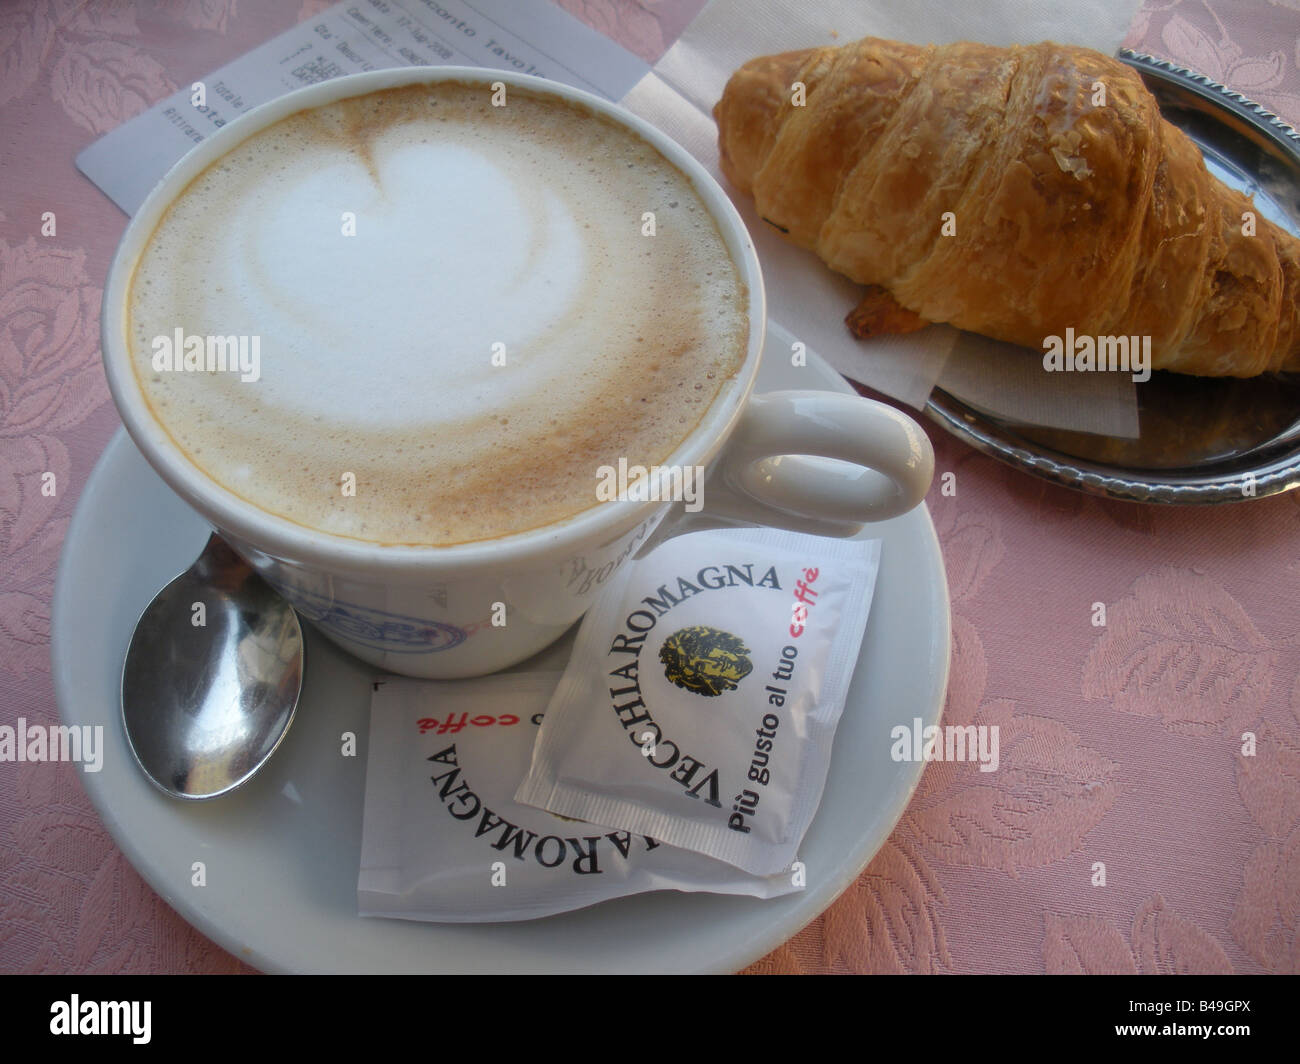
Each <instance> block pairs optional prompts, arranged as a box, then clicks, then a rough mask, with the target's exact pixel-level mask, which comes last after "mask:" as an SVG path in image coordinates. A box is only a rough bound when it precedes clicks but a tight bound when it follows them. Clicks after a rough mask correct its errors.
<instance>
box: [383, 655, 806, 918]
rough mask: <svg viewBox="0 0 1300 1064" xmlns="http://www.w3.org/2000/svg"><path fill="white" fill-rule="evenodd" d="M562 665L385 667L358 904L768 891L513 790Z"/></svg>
mask: <svg viewBox="0 0 1300 1064" xmlns="http://www.w3.org/2000/svg"><path fill="white" fill-rule="evenodd" d="M559 678H560V674H559V673H558V672H546V673H501V674H498V675H496V676H490V677H486V678H484V679H481V680H461V681H456V682H433V681H425V680H404V679H398V678H392V679H386V680H384V681H382V682H381V683H380V684H379V685H377V688H376V690H375V691H374V693H373V694H372V696H371V706H370V748H369V754H368V757H367V763H366V804H365V813H364V817H363V827H362V841H361V872H360V876H359V877H358V881H357V908H358V911H359V913H360V915H362V916H389V917H396V918H400V919H406V920H430V921H438V922H444V923H471V922H489V921H505V920H531V919H534V918H536V917H541V916H550V915H552V914H554V913H560V912H566V911H568V910H571V909H581V908H583V907H585V906H588V905H593V904H595V903H596V902H601V901H605V900H607V899H609V898H616V897H621V896H624V895H628V894H640V893H644V892H645V891H651V890H681V891H709V892H712V893H718V894H746V895H751V896H753V897H758V898H774V897H777V896H778V895H781V894H790V893H793V892H794V891H796V890H799V889H802V878H801V877H800V876H798V875H776V876H753V875H747V874H746V873H744V872H741V871H740V870H738V869H736V868H734V867H733V866H731V865H728V864H725V863H724V862H722V861H717V860H713V859H711V858H709V857H704V856H701V855H700V854H697V853H689V852H687V851H685V850H681V849H678V848H676V847H673V846H667V845H663V844H661V843H659V842H656V841H655V840H654V839H652V838H646V837H644V836H641V835H636V834H634V833H631V832H627V831H617V830H611V829H607V828H603V827H597V826H595V825H593V824H590V823H580V822H578V821H574V820H565V819H562V818H560V817H556V816H552V815H551V814H550V813H547V812H544V811H542V810H540V809H534V808H530V807H527V806H522V805H519V804H517V803H516V802H515V801H514V800H513V797H512V796H513V794H514V791H515V787H516V786H517V785H518V783H519V781H520V779H522V778H523V776H524V774H525V773H526V772H527V771H528V764H529V758H530V757H531V755H532V749H533V744H534V741H535V740H536V737H537V729H538V724H539V723H540V722H541V720H542V713H543V712H544V710H545V709H546V704H547V702H548V700H549V699H550V697H551V695H552V693H553V692H554V690H555V686H556V682H557V681H558V680H559Z"/></svg>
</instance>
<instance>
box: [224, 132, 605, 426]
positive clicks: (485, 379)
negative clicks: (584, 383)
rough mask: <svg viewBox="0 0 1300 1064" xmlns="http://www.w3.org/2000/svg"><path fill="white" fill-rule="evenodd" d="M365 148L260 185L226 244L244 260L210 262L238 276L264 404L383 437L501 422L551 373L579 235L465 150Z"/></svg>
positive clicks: (382, 141)
mask: <svg viewBox="0 0 1300 1064" xmlns="http://www.w3.org/2000/svg"><path fill="white" fill-rule="evenodd" d="M372 143H373V148H372V151H371V153H370V154H369V156H368V157H361V156H353V157H341V156H340V155H339V153H337V152H335V151H323V152H322V153H321V156H320V160H319V165H318V166H316V167H313V168H311V170H310V172H309V173H307V174H302V175H300V177H299V179H298V180H295V181H293V182H287V183H279V182H275V183H269V184H268V185H267V186H264V188H263V190H262V191H261V194H260V195H259V196H257V197H256V198H255V199H254V200H253V201H252V202H251V203H246V204H244V206H243V209H241V211H240V213H239V215H238V217H237V218H234V219H232V223H233V224H232V225H231V227H230V228H229V229H228V230H227V239H229V240H231V241H234V242H235V243H236V245H237V247H238V248H239V249H241V252H242V253H239V254H229V255H222V256H217V257H216V258H217V261H220V262H223V263H227V264H230V266H231V268H232V269H234V268H239V269H240V270H241V271H242V272H241V274H240V275H239V276H232V277H231V278H229V283H233V284H235V285H237V286H239V288H240V289H241V300H240V302H241V303H242V304H243V306H244V307H245V309H246V311H247V315H248V321H249V323H250V326H252V325H253V323H256V325H255V327H253V328H251V331H257V332H260V334H261V336H262V367H263V370H262V376H263V386H262V389H261V398H262V399H263V400H264V401H266V402H268V403H270V404H273V405H276V406H282V407H285V408H290V409H293V410H295V411H296V412H298V413H300V414H306V415H309V416H317V415H318V416H321V417H324V418H329V419H331V420H333V421H350V422H358V421H360V422H368V421H372V420H379V421H382V423H384V424H386V425H400V424H411V423H415V422H426V423H427V422H428V421H429V420H430V419H431V418H432V419H435V420H439V421H442V420H444V419H447V420H459V419H463V418H471V417H474V416H476V415H480V414H487V413H492V412H495V411H498V410H500V409H504V408H508V406H509V405H510V402H511V400H512V399H513V398H515V397H519V396H523V395H527V394H530V393H532V392H533V391H534V390H535V389H536V388H537V387H538V386H539V385H541V384H544V383H545V379H546V378H548V377H550V376H552V375H553V374H554V372H555V370H556V368H557V367H555V366H554V365H549V364H548V363H550V362H552V361H553V357H554V355H553V353H552V352H551V350H550V348H551V347H552V346H554V345H553V343H551V342H550V339H551V338H548V336H547V334H548V332H550V331H551V330H553V329H554V327H555V326H556V325H557V324H558V323H559V322H561V321H562V320H563V319H564V318H565V316H566V314H568V313H569V311H570V304H571V302H572V301H573V300H574V298H575V297H576V295H577V294H578V293H579V292H580V291H581V289H582V287H583V281H584V275H586V274H587V273H588V270H587V257H588V256H587V252H586V250H585V249H584V242H583V239H582V237H581V236H580V233H581V223H579V222H578V221H577V220H576V219H575V217H574V216H573V213H572V210H571V205H570V204H569V203H567V202H566V200H565V199H564V198H562V197H561V196H559V195H557V194H556V193H555V192H554V191H551V190H543V189H540V188H537V187H529V185H528V184H527V183H526V182H525V181H524V180H523V179H522V178H521V177H520V176H519V175H518V174H511V173H509V172H507V170H506V169H504V168H503V167H502V166H501V165H500V164H499V163H498V162H497V161H496V160H494V159H492V158H491V157H489V156H488V155H485V154H483V153H481V152H479V151H475V150H473V149H472V148H468V147H465V146H463V145H461V144H457V143H454V142H449V143H444V142H441V141H438V142H432V141H427V142H417V143H411V142H410V141H409V139H406V138H402V137H400V136H398V135H390V136H388V137H383V136H381V137H378V138H376V139H375V140H374V141H373V142H372ZM298 165H299V166H301V163H299V164H298ZM226 305H227V306H228V305H229V304H226ZM227 329H228V326H226V325H222V326H221V331H227ZM502 344H503V345H504V354H505V360H504V362H505V364H504V365H501V359H500V357H499V356H500V355H501V353H502V350H501V348H500V347H498V346H495V345H502ZM494 353H495V354H497V355H498V358H497V359H496V360H495V361H494V359H493V355H494Z"/></svg>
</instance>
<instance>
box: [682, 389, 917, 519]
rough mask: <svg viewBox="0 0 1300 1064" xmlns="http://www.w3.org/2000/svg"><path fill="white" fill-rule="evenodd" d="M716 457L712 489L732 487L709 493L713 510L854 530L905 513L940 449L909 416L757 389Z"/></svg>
mask: <svg viewBox="0 0 1300 1064" xmlns="http://www.w3.org/2000/svg"><path fill="white" fill-rule="evenodd" d="M809 456H812V457H809ZM818 457H820V458H835V459H839V460H840V462H843V463H848V465H835V466H832V465H830V464H828V463H826V462H819V461H816V458H818ZM718 461H719V465H718V466H717V467H716V468H717V474H716V476H715V477H714V478H711V484H710V487H711V488H716V487H717V486H718V482H719V481H721V483H722V485H724V486H725V487H726V488H727V489H729V490H727V491H725V492H724V493H723V498H718V497H717V494H716V493H711V494H706V496H705V500H704V510H705V512H706V513H707V514H708V515H709V516H711V517H729V518H732V519H743V520H748V521H753V522H755V523H758V524H765V525H775V526H777V527H781V528H796V529H800V530H804V531H814V532H817V533H818V534H821V535H838V536H851V535H854V534H855V533H856V532H858V531H860V530H861V528H862V526H863V525H864V524H866V523H868V522H872V521H885V520H888V519H889V518H891V517H897V516H899V515H900V514H903V513H906V512H907V511H908V510H910V509H912V507H914V506H916V504H917V503H919V502H920V501H921V500H922V499H923V498H925V493H926V492H927V491H928V490H929V488H930V481H931V479H932V478H933V476H934V448H933V447H932V446H931V445H930V439H929V437H928V436H926V434H925V432H924V431H923V430H922V429H921V426H920V425H918V424H917V423H916V422H915V421H913V420H912V419H911V418H910V417H908V416H907V415H906V414H903V413H901V412H900V411H898V410H895V409H894V408H893V407H891V406H886V405H885V404H884V403H878V402H876V401H875V400H873V399H867V398H865V397H862V396H850V395H837V394H835V393H828V392H822V391H783V392H768V393H766V394H763V395H756V396H752V397H751V398H750V400H749V405H748V406H747V407H746V409H745V411H744V413H743V414H742V415H741V420H740V424H739V425H737V426H736V429H735V431H734V432H733V433H732V435H731V438H730V439H729V440H728V441H727V445H726V447H725V448H724V449H723V451H722V455H721V456H720V458H719V460H718Z"/></svg>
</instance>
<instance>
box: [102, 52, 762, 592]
mask: <svg viewBox="0 0 1300 1064" xmlns="http://www.w3.org/2000/svg"><path fill="white" fill-rule="evenodd" d="M442 81H462V82H471V83H475V84H482V85H484V86H487V87H491V85H492V83H493V82H498V81H499V82H503V83H504V84H505V85H506V86H508V87H511V86H513V87H516V88H519V89H521V90H523V91H525V92H529V93H534V94H539V95H552V96H558V97H560V98H562V99H565V100H568V101H569V102H571V103H574V104H576V105H578V106H579V107H582V108H585V109H587V110H589V111H593V112H595V113H597V114H600V115H603V116H605V117H606V118H608V119H610V120H612V121H616V122H618V123H619V124H621V125H623V126H624V127H626V128H629V129H631V130H632V132H634V133H636V134H637V135H638V136H640V137H641V138H642V139H643V140H645V141H647V142H648V143H649V144H651V145H652V146H653V147H655V148H656V149H657V150H658V151H659V152H660V153H661V154H662V155H663V156H664V157H665V158H667V159H668V161H669V162H671V163H672V164H673V165H674V166H675V167H677V168H678V169H679V170H680V171H681V172H682V173H683V174H684V175H685V176H686V177H687V178H688V180H690V182H691V184H692V186H693V187H694V188H695V191H696V193H697V194H698V195H699V197H700V199H701V200H702V201H703V203H704V204H705V206H706V208H707V209H708V210H709V212H710V214H711V215H712V217H713V220H714V222H715V223H716V224H717V226H718V229H719V232H720V234H721V236H722V238H723V241H724V244H725V245H726V247H727V251H728V253H729V254H730V255H731V257H732V261H733V262H734V263H735V265H736V267H737V271H738V272H739V274H740V279H741V282H742V283H743V284H744V285H745V286H746V288H747V290H748V295H749V310H748V320H749V336H748V340H747V344H746V350H745V357H744V360H743V361H742V363H741V366H740V368H739V369H738V370H737V371H736V373H735V374H734V375H733V376H732V377H731V379H730V380H728V381H727V382H726V383H724V385H723V386H722V388H721V389H720V390H719V392H718V395H717V396H716V397H715V398H714V400H713V402H712V404H711V405H710V406H709V408H708V410H707V411H706V412H705V414H704V416H703V418H702V419H701V420H700V422H699V423H698V424H697V425H696V426H695V428H694V429H693V430H692V431H691V432H690V434H689V435H688V436H686V438H685V439H683V440H682V441H681V442H680V443H679V445H678V446H677V448H676V449H675V450H674V451H673V452H672V453H671V454H670V455H669V456H668V457H667V458H665V459H663V460H662V464H664V465H706V464H707V463H708V462H710V461H711V460H712V459H713V458H714V457H715V456H716V454H717V453H718V451H719V450H721V448H722V445H723V443H724V442H725V441H726V439H727V437H728V436H729V435H730V433H731V430H732V429H733V428H734V427H735V425H736V423H737V421H738V420H739V418H740V415H741V412H742V411H743V409H744V407H745V404H746V401H747V400H748V398H749V395H750V393H751V392H752V390H753V387H754V381H755V378H756V376H757V373H758V366H759V360H760V357H761V354H762V349H763V340H764V332H765V328H766V319H767V314H766V295H765V292H764V288H763V278H762V272H761V267H760V265H759V261H758V253H757V250H756V249H755V247H754V242H753V239H752V238H751V237H750V235H749V231H748V229H747V228H746V226H745V223H744V221H743V220H742V219H741V217H740V214H739V212H738V211H737V209H736V207H735V205H734V204H733V203H732V201H731V199H730V198H729V197H728V196H727V194H726V192H725V191H723V189H722V187H721V186H720V185H719V184H718V182H717V181H716V180H715V179H714V178H713V176H712V175H711V174H710V173H709V172H708V170H707V169H705V167H704V166H703V165H702V164H701V163H700V162H699V161H698V160H697V159H696V158H695V157H694V156H693V155H692V154H691V153H690V152H689V151H687V150H686V149H685V148H684V147H682V146H681V145H680V144H678V143H677V142H676V141H674V140H673V139H672V138H671V137H669V136H668V135H667V134H666V133H664V132H662V131H661V130H659V129H658V128H657V127H655V126H654V125H652V124H651V123H650V122H648V121H646V120H645V119H643V118H641V117H640V116H638V115H635V114H633V113H632V112H630V111H628V110H627V109H625V108H623V107H621V106H619V105H618V104H615V103H611V102H609V101H607V100H604V99H602V98H601V97H599V96H595V95H593V94H592V93H589V92H585V91H584V90H582V89H576V88H573V87H572V86H569V85H565V84H563V83H560V82H554V81H549V80H546V79H544V78H538V77H533V76H530V75H525V74H518V73H512V72H507V71H500V70H491V69H486V68H482V67H464V66H446V67H397V68H393V69H387V70H375V71H367V72H364V73H359V74H349V75H344V76H342V77H338V78H333V79H331V80H329V81H326V82H320V83H318V84H315V85H308V86H304V87H303V88H300V89H295V90H293V91H291V92H288V93H286V94H285V95H283V96H279V97H277V98H276V99H274V100H270V101H267V102H266V103H263V104H260V105H258V106H257V107H254V108H252V109H250V110H249V111H247V112H245V113H243V114H241V115H240V116H239V117H238V118H236V119H234V120H233V121H231V122H229V123H227V124H226V125H225V126H223V127H222V128H220V129H218V130H217V131H216V132H215V133H213V134H211V135H210V136H208V137H206V138H205V139H204V140H203V141H201V142H200V143H199V144H197V145H195V147H194V148H192V149H191V150H190V151H188V152H186V154H185V155H184V156H182V158H181V159H179V160H178V161H177V162H176V163H175V164H174V165H173V166H172V167H171V168H170V169H169V170H168V171H167V173H166V174H164V175H163V177H162V178H161V179H159V181H158V183H157V184H156V185H155V186H154V187H153V189H152V190H151V191H150V193H149V195H148V196H147V197H146V199H145V201H144V203H143V204H141V206H140V208H139V210H137V211H136V213H135V215H134V216H133V217H132V218H131V220H130V221H129V222H128V223H127V226H126V229H125V230H124V232H123V234H122V237H121V240H120V241H119V243H118V247H117V250H116V252H115V253H114V256H113V260H112V262H111V264H110V266H109V270H108V279H107V282H106V284H105V287H104V303H103V308H104V309H103V312H102V314H101V333H102V335H101V341H102V343H101V351H102V359H103V365H104V372H105V376H106V377H107V379H108V386H109V391H110V393H111V394H112V396H113V401H114V403H115V405H116V407H117V410H118V412H119V414H120V416H121V418H122V421H123V424H124V425H125V426H126V429H127V432H128V434H129V435H130V436H131V439H132V440H133V441H134V443H135V445H136V447H137V448H138V449H139V450H140V451H141V453H142V454H143V455H144V457H145V458H146V460H147V461H148V462H149V464H150V465H151V466H152V467H153V468H154V470H155V471H156V472H157V473H158V474H159V475H160V476H161V477H162V478H163V480H164V481H165V482H166V483H167V484H168V485H169V486H170V487H171V488H172V490H174V491H176V492H177V494H179V495H180V496H181V497H182V498H183V499H185V500H186V502H188V503H189V504H190V505H191V506H192V507H194V509H196V510H198V511H199V513H200V514H202V515H203V516H204V517H205V518H207V519H208V520H209V521H210V522H212V523H213V524H214V525H216V526H217V528H218V529H219V530H221V531H222V532H225V533H229V534H231V535H232V536H234V537H235V538H237V539H239V540H242V541H243V542H244V543H246V544H247V545H248V546H250V547H253V548H255V549H256V550H258V551H262V552H264V553H266V554H268V555H271V556H274V557H278V558H281V559H283V560H286V561H290V562H298V563H305V564H310V565H316V566H320V567H323V568H328V569H331V570H334V571H338V572H349V573H356V574H369V575H372V576H374V575H379V574H383V573H394V572H398V573H400V572H408V573H415V572H428V571H430V570H442V569H444V568H456V569H461V568H464V567H467V566H491V567H493V568H502V567H505V566H508V565H509V564H510V563H511V562H512V561H513V560H518V559H521V558H523V559H525V560H535V557H536V555H537V554H538V553H540V552H550V551H552V550H561V549H564V548H565V547H566V546H571V545H572V546H574V547H575V549H576V548H577V547H578V545H579V544H582V543H592V542H593V541H594V542H596V543H604V542H607V541H609V540H611V539H613V538H615V537H617V536H619V535H622V534H623V533H624V532H626V531H627V530H628V529H629V528H632V527H635V526H636V525H637V524H638V523H640V522H642V521H645V520H649V519H650V518H651V517H653V516H654V515H655V513H656V512H660V514H661V515H662V513H666V512H667V510H668V507H669V505H670V504H669V503H664V502H634V501H630V500H615V501H610V502H598V503H595V504H594V505H593V506H592V507H591V508H589V509H586V510H583V511H581V512H579V513H577V514H573V515H571V516H569V517H567V518H565V519H563V520H561V521H556V522H552V523H550V524H546V525H542V526H539V527H537V528H532V529H527V530H525V531H522V532H516V533H511V534H509V535H505V536H498V537H495V538H492V539H480V540H472V541H468V542H465V543H456V544H451V545H447V546H435V545H428V544H425V545H418V544H386V543H376V542H371V541H367V540H361V539H355V538H351V537H347V536H342V535H338V534H335V533H330V532H324V531H321V530H318V529H313V528H310V527H308V526H306V525H302V524H299V523H297V522H295V521H292V520H290V519H289V518H286V517H281V516H280V515H278V514H273V513H270V512H268V511H265V510H262V509H260V508H259V507H257V506H255V505H254V504H253V503H251V502H249V501H248V500H246V499H243V498H241V497H240V496H238V495H236V494H235V493H233V492H232V491H230V490H229V489H228V488H225V487H223V486H222V485H221V484H219V483H218V482H217V481H216V480H214V479H212V478H211V477H209V476H208V474H206V473H204V472H203V471H202V470H201V469H199V468H198V467H197V466H196V465H194V464H193V463H192V462H191V461H190V460H189V459H188V458H187V457H185V455H184V454H183V453H182V452H181V451H180V449H179V447H177V446H176V445H175V443H174V442H173V441H172V440H171V437H170V436H169V435H168V434H167V433H166V431H165V430H164V429H163V428H162V426H161V424H159V423H158V422H157V421H156V420H155V419H154V417H153V415H152V413H151V412H150V411H149V409H148V406H147V404H146V403H145V401H144V397H143V393H142V391H141V390H140V386H139V383H138V381H137V380H136V376H135V372H134V370H133V369H132V367H131V364H130V356H129V343H128V337H127V332H126V324H127V321H126V319H127V313H126V311H127V307H126V298H127V295H128V292H129V287H130V282H131V279H132V277H133V276H134V273H135V269H136V266H137V264H138V262H139V259H140V256H141V254H142V253H143V251H144V248H145V246H146V245H147V243H148V240H149V238H150V237H151V236H152V235H153V232H154V230H155V228H156V227H157V224H158V222H159V220H160V219H161V217H162V215H163V213H164V212H165V211H166V209H167V208H168V207H169V206H170V205H171V204H172V203H173V202H174V201H175V200H176V198H177V197H178V196H179V195H180V194H181V193H182V192H183V191H184V190H185V189H186V188H187V187H188V186H189V184H190V183H191V181H193V179H194V178H195V177H197V176H198V175H199V174H200V173H202V172H203V171H204V170H205V169H207V167H208V166H209V165H211V164H212V163H213V162H214V161H215V160H216V159H218V158H219V157H221V156H222V155H225V154H226V153H227V152H229V151H230V150H231V149H233V148H234V147H236V146H237V145H238V144H240V143H242V142H243V141H244V140H246V139H248V138H249V137H250V136H252V135H254V134H255V133H258V132H261V131H262V130H263V129H265V128H267V127H268V126H270V125H272V124H274V123H275V122H278V121H280V120H281V119H283V118H286V117H288V116H289V115H292V114H295V113H297V112H299V111H304V110H308V109H311V108H313V107H318V106H322V105H324V104H329V103H334V102H336V101H337V100H341V99H346V98H349V97H352V96H361V95H365V94H367V93H370V92H375V91H379V90H383V89H389V88H398V87H402V86H406V85H415V84H433V83H435V82H442ZM593 495H594V491H593Z"/></svg>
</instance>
